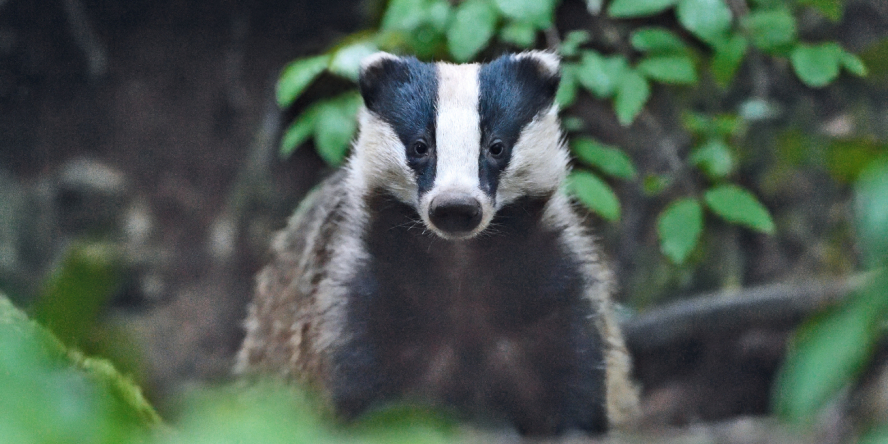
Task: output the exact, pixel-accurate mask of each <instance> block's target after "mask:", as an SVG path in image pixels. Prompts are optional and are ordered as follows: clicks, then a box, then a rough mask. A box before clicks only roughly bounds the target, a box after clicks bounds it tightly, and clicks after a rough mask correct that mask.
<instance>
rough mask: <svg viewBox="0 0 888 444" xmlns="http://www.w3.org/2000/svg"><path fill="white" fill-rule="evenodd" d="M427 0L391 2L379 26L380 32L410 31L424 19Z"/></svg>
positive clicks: (427, 8) (392, 0)
mask: <svg viewBox="0 0 888 444" xmlns="http://www.w3.org/2000/svg"><path fill="white" fill-rule="evenodd" d="M428 10H429V2H428V1H427V0H391V1H389V2H388V6H387V7H386V8H385V15H383V17H382V22H381V24H380V26H379V28H380V29H381V30H399V31H411V30H413V29H415V28H417V27H418V26H419V25H420V24H421V23H422V22H423V20H424V19H425V18H426V13H427V12H428Z"/></svg>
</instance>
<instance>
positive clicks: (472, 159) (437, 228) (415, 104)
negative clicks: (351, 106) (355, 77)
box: [350, 52, 568, 239]
mask: <svg viewBox="0 0 888 444" xmlns="http://www.w3.org/2000/svg"><path fill="white" fill-rule="evenodd" d="M558 81H559V68H558V58H557V57H556V56H554V55H553V54H549V53H546V52H527V53H522V54H517V55H509V56H503V57H500V58H498V59H496V60H494V61H493V62H491V63H489V64H484V65H478V64H466V65H453V64H447V63H436V64H429V63H422V62H420V61H418V60H416V59H415V58H412V57H411V58H402V57H396V56H394V55H391V54H387V53H378V54H374V55H372V56H370V57H368V58H367V59H366V60H365V61H364V62H363V64H362V67H361V75H360V82H359V83H360V89H361V95H362V96H363V98H364V104H365V109H362V111H361V114H360V118H359V119H360V135H359V138H358V142H357V144H356V146H355V153H354V157H353V158H352V161H351V164H350V168H352V169H353V170H354V172H356V173H357V175H358V176H360V177H361V180H362V181H364V183H363V184H362V185H363V186H364V187H365V189H382V190H385V191H387V192H389V193H391V194H392V195H394V196H395V197H396V198H397V199H399V200H401V201H403V202H404V203H407V204H409V205H412V206H413V207H414V208H415V209H416V211H417V213H418V214H419V216H420V217H421V218H422V221H423V222H424V223H425V225H426V226H427V227H428V228H429V229H431V230H432V231H433V232H435V233H436V234H438V235H439V236H441V237H443V238H445V239H466V238H471V237H473V236H475V235H477V234H478V233H481V232H482V231H484V230H485V229H486V228H487V227H488V225H489V224H490V221H491V220H492V219H493V216H494V215H495V214H496V212H497V210H498V209H500V208H502V207H503V206H504V205H507V204H509V203H511V202H514V201H515V200H516V199H518V198H520V197H524V196H539V197H546V196H550V195H551V194H552V193H554V192H556V190H557V189H558V187H559V186H560V185H561V182H562V181H563V179H564V176H565V174H566V172H567V164H568V154H567V151H566V149H565V148H564V146H563V143H562V136H561V130H560V126H559V123H558V116H557V111H558V110H557V106H556V105H555V104H554V96H555V91H556V90H557V88H558Z"/></svg>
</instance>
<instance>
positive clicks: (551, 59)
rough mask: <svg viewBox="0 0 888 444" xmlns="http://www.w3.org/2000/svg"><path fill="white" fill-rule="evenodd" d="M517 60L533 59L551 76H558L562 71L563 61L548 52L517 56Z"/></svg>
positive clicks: (525, 53) (529, 52)
mask: <svg viewBox="0 0 888 444" xmlns="http://www.w3.org/2000/svg"><path fill="white" fill-rule="evenodd" d="M515 58H516V59H519V60H520V59H525V58H526V59H533V60H535V61H536V62H537V63H539V64H540V66H542V67H543V68H545V70H546V71H547V72H548V74H549V75H550V76H556V75H558V72H559V70H560V69H561V59H560V58H559V57H558V56H557V55H556V54H555V53H551V52H548V51H527V52H522V53H521V54H518V55H516V56H515Z"/></svg>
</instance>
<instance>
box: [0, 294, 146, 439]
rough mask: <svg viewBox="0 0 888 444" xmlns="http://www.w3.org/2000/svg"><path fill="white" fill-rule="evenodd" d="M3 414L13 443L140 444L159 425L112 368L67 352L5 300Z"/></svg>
mask: <svg viewBox="0 0 888 444" xmlns="http://www.w3.org/2000/svg"><path fill="white" fill-rule="evenodd" d="M71 315H76V314H73V313H72V314H71ZM70 321H72V322H76V321H74V320H70ZM0 412H3V414H2V415H0V430H2V432H3V433H2V434H0V441H2V442H10V443H12V442H16V443H18V442H23V443H51V442H90V443H108V444H110V443H118V442H141V441H143V439H144V438H145V437H146V436H147V435H148V432H149V431H150V430H151V429H152V428H153V427H157V426H159V425H160V423H161V419H160V417H159V416H158V415H157V413H156V412H155V410H154V409H153V408H152V407H151V405H150V404H149V403H148V402H147V401H146V400H145V398H144V396H143V395H142V391H141V389H139V387H138V386H136V385H135V384H134V383H133V382H132V381H131V380H130V379H129V378H127V377H126V376H124V375H122V374H120V373H119V372H118V371H117V370H116V369H115V368H114V366H113V365H112V364H111V363H110V362H108V361H106V360H103V359H97V358H91V357H86V356H84V355H83V354H82V353H80V352H79V351H77V350H76V349H69V348H66V346H65V345H63V344H62V343H61V341H59V340H58V339H57V338H56V337H55V336H53V335H52V334H51V333H50V332H49V331H48V330H47V329H46V328H44V327H43V326H41V325H40V324H38V323H37V322H35V321H32V320H30V319H28V317H27V316H26V315H25V314H24V313H23V312H22V311H21V310H19V309H18V308H16V307H15V306H14V305H13V304H12V303H11V302H10V301H9V300H8V299H7V298H6V296H5V295H3V294H2V293H0Z"/></svg>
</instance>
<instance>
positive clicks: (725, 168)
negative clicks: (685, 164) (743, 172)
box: [690, 139, 734, 179]
mask: <svg viewBox="0 0 888 444" xmlns="http://www.w3.org/2000/svg"><path fill="white" fill-rule="evenodd" d="M690 161H691V163H693V164H694V165H696V166H697V167H698V168H700V170H702V171H703V172H704V173H706V175H707V176H709V178H710V179H722V178H724V177H727V175H728V174H731V171H733V170H734V157H733V156H732V155H731V148H730V147H729V146H728V145H727V144H726V143H725V142H724V141H723V140H722V139H710V140H709V141H708V142H706V144H704V145H702V146H700V147H699V148H697V149H696V150H694V151H693V152H692V153H691V156H690Z"/></svg>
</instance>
